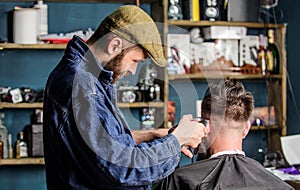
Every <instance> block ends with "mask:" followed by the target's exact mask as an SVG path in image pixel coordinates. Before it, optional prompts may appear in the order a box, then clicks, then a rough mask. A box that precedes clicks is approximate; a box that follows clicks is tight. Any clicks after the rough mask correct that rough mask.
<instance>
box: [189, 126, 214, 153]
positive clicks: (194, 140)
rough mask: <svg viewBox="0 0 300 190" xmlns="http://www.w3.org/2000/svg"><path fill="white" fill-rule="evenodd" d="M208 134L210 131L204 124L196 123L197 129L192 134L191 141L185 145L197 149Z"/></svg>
mask: <svg viewBox="0 0 300 190" xmlns="http://www.w3.org/2000/svg"><path fill="white" fill-rule="evenodd" d="M208 132H209V130H208V129H207V128H206V127H205V126H204V125H203V124H202V123H196V127H195V128H194V130H193V132H192V136H191V138H190V140H189V141H187V142H186V143H184V145H185V146H188V147H190V148H197V147H198V145H199V144H200V143H201V141H202V138H203V137H206V136H207V134H208Z"/></svg>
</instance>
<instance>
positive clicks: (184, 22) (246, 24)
mask: <svg viewBox="0 0 300 190" xmlns="http://www.w3.org/2000/svg"><path fill="white" fill-rule="evenodd" d="M168 24H170V25H176V26H185V27H186V26H194V27H196V26H199V27H204V26H244V27H247V28H282V27H284V26H285V24H264V23H254V22H227V21H206V20H203V21H190V20H168Z"/></svg>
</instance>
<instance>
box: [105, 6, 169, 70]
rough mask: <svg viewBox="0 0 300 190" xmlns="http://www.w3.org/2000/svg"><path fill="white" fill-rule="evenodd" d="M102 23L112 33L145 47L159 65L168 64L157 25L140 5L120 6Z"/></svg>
mask: <svg viewBox="0 0 300 190" xmlns="http://www.w3.org/2000/svg"><path fill="white" fill-rule="evenodd" d="M101 24H102V25H103V26H104V27H105V28H107V29H108V30H109V31H111V32H112V33H114V34H116V35H118V36H120V37H122V38H124V39H125V40H128V41H129V42H132V43H135V44H138V45H140V46H141V47H143V48H144V49H145V50H146V51H147V54H148V56H149V57H150V58H151V59H152V60H153V61H154V62H155V63H156V64H157V65H158V66H161V67H164V66H166V64H167V61H166V59H165V56H164V51H163V47H162V43H161V37H160V34H159V32H158V29H157V26H156V24H155V22H154V21H153V20H152V18H151V17H150V16H149V15H148V14H147V13H146V12H144V11H143V10H142V9H141V8H139V7H138V6H135V5H124V6H120V7H119V8H118V9H117V10H115V11H114V12H113V13H111V14H110V15H108V16H107V17H106V18H105V19H104V20H103V21H102V23H101Z"/></svg>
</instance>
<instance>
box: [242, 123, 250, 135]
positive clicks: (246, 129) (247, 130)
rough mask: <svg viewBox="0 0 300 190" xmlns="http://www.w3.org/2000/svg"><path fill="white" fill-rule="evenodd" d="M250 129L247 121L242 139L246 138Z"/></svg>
mask: <svg viewBox="0 0 300 190" xmlns="http://www.w3.org/2000/svg"><path fill="white" fill-rule="evenodd" d="M250 128H251V123H250V121H249V120H248V121H247V122H246V127H245V129H244V131H243V139H244V138H245V137H246V136H247V134H248V132H249V130H250Z"/></svg>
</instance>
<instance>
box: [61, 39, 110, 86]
mask: <svg viewBox="0 0 300 190" xmlns="http://www.w3.org/2000/svg"><path fill="white" fill-rule="evenodd" d="M66 55H72V57H73V60H75V61H76V62H77V63H78V64H80V65H81V66H82V67H83V68H84V69H85V70H86V71H88V72H90V73H92V74H93V75H94V76H95V77H96V78H98V80H99V81H102V82H105V83H112V80H113V72H112V71H107V70H105V69H104V68H103V66H102V65H101V63H100V62H99V61H98V59H97V58H96V56H95V55H94V53H93V52H92V51H91V50H90V48H89V46H88V45H87V44H86V43H85V42H84V41H83V40H82V39H81V38H80V37H79V36H77V35H74V36H73V38H72V40H70V42H69V43H68V45H67V48H66Z"/></svg>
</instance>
